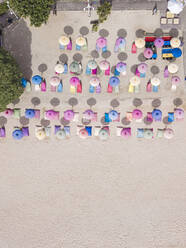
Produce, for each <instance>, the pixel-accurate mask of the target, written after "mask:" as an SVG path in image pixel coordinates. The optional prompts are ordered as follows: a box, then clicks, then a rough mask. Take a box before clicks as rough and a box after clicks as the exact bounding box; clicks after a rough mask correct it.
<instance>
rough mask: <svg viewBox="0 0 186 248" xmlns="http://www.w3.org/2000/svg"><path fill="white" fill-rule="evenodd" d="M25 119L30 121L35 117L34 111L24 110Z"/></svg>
mask: <svg viewBox="0 0 186 248" xmlns="http://www.w3.org/2000/svg"><path fill="white" fill-rule="evenodd" d="M25 117H26V118H28V119H32V118H34V117H35V110H34V109H26V110H25Z"/></svg>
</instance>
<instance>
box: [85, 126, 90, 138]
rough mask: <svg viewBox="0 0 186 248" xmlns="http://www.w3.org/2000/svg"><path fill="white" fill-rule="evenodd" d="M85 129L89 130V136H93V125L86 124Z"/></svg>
mask: <svg viewBox="0 0 186 248" xmlns="http://www.w3.org/2000/svg"><path fill="white" fill-rule="evenodd" d="M85 129H86V130H87V132H88V136H92V127H90V126H86V127H85Z"/></svg>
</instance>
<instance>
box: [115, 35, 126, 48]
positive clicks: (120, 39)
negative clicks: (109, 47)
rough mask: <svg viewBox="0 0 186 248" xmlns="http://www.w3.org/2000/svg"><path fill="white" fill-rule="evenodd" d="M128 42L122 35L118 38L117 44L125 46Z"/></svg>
mask: <svg viewBox="0 0 186 248" xmlns="http://www.w3.org/2000/svg"><path fill="white" fill-rule="evenodd" d="M125 44H126V40H125V39H124V38H122V37H119V38H117V40H116V46H124V45H125Z"/></svg>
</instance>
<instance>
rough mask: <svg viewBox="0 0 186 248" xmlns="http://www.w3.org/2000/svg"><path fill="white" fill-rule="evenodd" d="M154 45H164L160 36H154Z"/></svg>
mask: <svg viewBox="0 0 186 248" xmlns="http://www.w3.org/2000/svg"><path fill="white" fill-rule="evenodd" d="M154 45H155V47H158V48H160V47H162V46H163V45H164V40H163V39H162V38H156V39H155V41H154Z"/></svg>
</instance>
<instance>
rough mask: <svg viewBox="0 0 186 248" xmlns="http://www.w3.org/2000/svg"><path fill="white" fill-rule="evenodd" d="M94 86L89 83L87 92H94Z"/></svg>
mask: <svg viewBox="0 0 186 248" xmlns="http://www.w3.org/2000/svg"><path fill="white" fill-rule="evenodd" d="M94 90H95V87H94V86H92V85H90V86H89V93H94Z"/></svg>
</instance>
